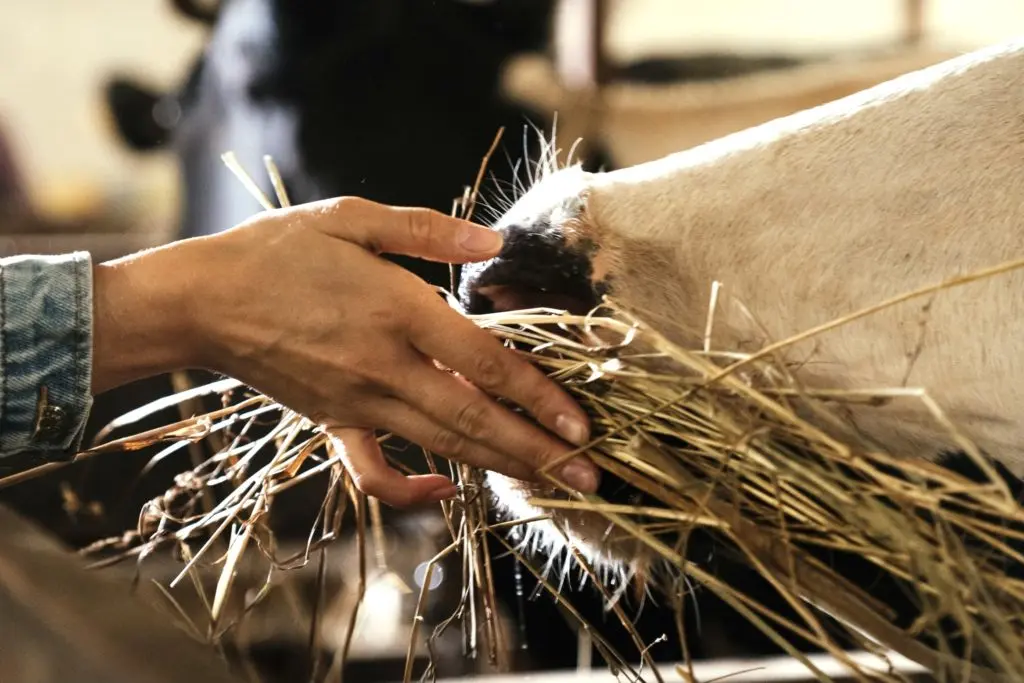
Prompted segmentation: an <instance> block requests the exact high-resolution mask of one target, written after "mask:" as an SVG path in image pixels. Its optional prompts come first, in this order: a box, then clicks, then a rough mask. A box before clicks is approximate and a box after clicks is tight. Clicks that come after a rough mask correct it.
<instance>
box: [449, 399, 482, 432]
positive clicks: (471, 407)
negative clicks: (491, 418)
mask: <svg viewBox="0 0 1024 683" xmlns="http://www.w3.org/2000/svg"><path fill="white" fill-rule="evenodd" d="M487 413H488V410H487V404H486V403H484V402H483V401H470V402H469V403H467V404H465V405H464V406H462V407H461V408H460V409H459V412H458V414H457V415H456V416H455V424H456V425H457V426H458V429H459V431H460V432H462V433H463V434H465V435H466V436H468V437H469V438H471V439H473V440H474V441H476V440H479V439H482V438H483V437H484V436H486V435H487Z"/></svg>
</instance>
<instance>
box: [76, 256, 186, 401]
mask: <svg viewBox="0 0 1024 683" xmlns="http://www.w3.org/2000/svg"><path fill="white" fill-rule="evenodd" d="M201 251H202V250H201V249H200V245H199V244H198V242H192V241H183V242H176V243H173V244H171V245H168V246H165V247H160V248H157V249H152V250H149V251H145V252H141V253H138V254H133V255H132V256H128V257H125V258H121V259H117V260H114V261H108V262H105V263H101V264H98V265H96V266H95V267H94V271H93V379H92V385H93V393H94V394H99V393H102V392H104V391H106V390H108V389H112V388H114V387H117V386H121V385H124V384H128V383H130V382H133V381H136V380H139V379H144V378H146V377H152V376H154V375H159V374H162V373H165V372H173V371H176V370H183V369H188V368H197V367H203V366H204V365H205V362H204V358H203V357H202V353H201V352H202V348H203V344H202V334H201V329H200V325H198V315H197V306H196V304H197V303H198V299H199V297H198V296H197V293H198V292H199V291H201V290H200V289H199V277H198V274H199V273H201V272H202V271H203V267H204V264H203V259H202V258H201V254H200V253H199V252H201Z"/></svg>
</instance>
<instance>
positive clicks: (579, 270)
mask: <svg viewBox="0 0 1024 683" xmlns="http://www.w3.org/2000/svg"><path fill="white" fill-rule="evenodd" d="M595 252H596V248H594V247H593V246H592V245H573V246H572V247H567V246H566V245H565V241H564V240H563V239H562V238H561V237H560V236H559V235H557V234H556V235H552V233H550V232H548V233H530V232H526V231H522V230H515V229H512V230H508V231H506V233H505V247H504V248H503V249H502V252H501V253H500V254H499V255H498V256H497V257H495V258H494V259H492V260H490V261H487V262H484V263H474V264H469V265H466V266H464V267H463V269H462V282H461V285H460V287H459V290H460V291H459V298H460V300H461V304H462V305H463V306H464V307H465V309H466V312H467V313H470V314H485V313H495V312H503V311H514V310H521V309H526V308H539V307H544V308H555V309H559V310H564V311H568V312H570V313H573V314H576V315H584V314H586V313H587V312H589V311H590V310H592V309H593V308H594V307H595V306H597V305H598V304H599V303H600V301H601V296H602V295H603V294H604V291H603V290H604V287H603V286H595V285H594V283H593V282H592V274H593V267H592V258H593V255H594V253H595Z"/></svg>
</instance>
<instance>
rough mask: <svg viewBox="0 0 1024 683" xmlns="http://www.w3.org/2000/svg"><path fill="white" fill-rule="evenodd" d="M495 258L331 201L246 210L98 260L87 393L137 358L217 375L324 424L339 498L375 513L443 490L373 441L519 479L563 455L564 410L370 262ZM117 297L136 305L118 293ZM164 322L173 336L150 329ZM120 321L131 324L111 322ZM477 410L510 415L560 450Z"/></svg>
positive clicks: (579, 473)
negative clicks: (338, 453)
mask: <svg viewBox="0 0 1024 683" xmlns="http://www.w3.org/2000/svg"><path fill="white" fill-rule="evenodd" d="M500 248H501V238H500V235H498V234H497V233H495V232H493V231H490V230H488V229H486V228H481V227H480V226H475V225H473V224H471V223H468V222H464V221H460V220H457V219H454V218H449V217H447V216H444V215H443V214H441V213H438V212H435V211H428V210H423V209H404V208H393V207H387V206H383V205H380V204H376V203H373V202H369V201H366V200H361V199H356V198H341V199H332V200H326V201H322V202H316V203H312V204H306V205H302V206H298V207H293V208H290V209H281V210H277V211H271V212H264V213H261V214H258V215H257V216H255V217H253V218H252V219H250V220H249V221H247V222H246V223H244V224H242V225H240V226H238V227H236V228H233V229H231V230H228V231H225V232H223V233H220V234H218V235H215V236H212V237H205V238H200V239H195V240H186V241H182V242H178V243H175V244H172V245H169V246H167V247H164V248H161V249H159V250H156V251H153V252H148V253H145V254H142V255H139V256H136V257H132V258H130V259H127V260H122V261H118V262H113V263H111V264H104V266H101V267H99V268H98V269H97V276H96V285H95V287H96V292H97V294H96V301H97V303H96V312H97V314H96V333H95V334H96V340H95V348H96V354H97V356H96V358H97V359H96V360H95V361H94V365H95V367H96V368H97V372H98V373H99V374H98V375H97V376H96V377H94V387H96V390H97V392H98V391H100V390H102V388H103V386H104V382H105V381H106V382H108V383H109V382H112V381H113V382H117V381H124V379H125V373H129V374H131V373H132V372H134V374H139V372H140V371H143V370H144V369H145V363H146V361H145V360H144V358H145V357H160V358H162V361H160V362H162V367H161V369H160V370H159V371H164V370H166V369H172V368H170V367H167V366H169V365H185V366H188V367H204V368H207V369H210V370H214V371H217V372H222V373H224V374H227V375H230V376H232V377H235V378H236V379H239V380H240V381H243V382H245V383H246V384H249V385H250V386H252V387H253V388H255V389H257V390H259V391H262V392H263V393H265V394H267V395H269V396H271V397H273V398H274V399H275V400H277V401H279V402H280V403H282V404H283V405H285V406H287V407H289V408H291V409H292V410H295V411H296V412H298V413H301V414H302V415H305V416H306V417H308V418H309V419H310V420H312V421H314V422H316V423H317V424H319V425H321V426H322V427H324V428H325V429H326V430H327V431H328V432H329V433H330V434H331V435H332V437H333V438H335V439H336V440H338V441H339V442H340V443H341V444H342V445H343V451H344V460H345V464H346V467H347V468H348V470H349V472H350V474H351V475H352V477H353V480H354V482H355V484H356V486H357V487H358V488H359V489H360V490H361V491H363V492H364V493H367V494H369V495H373V496H376V497H377V498H379V499H380V500H382V501H384V502H385V503H388V504H391V505H396V506H406V505H411V504H415V503H419V502H426V501H436V500H441V499H444V498H449V497H451V496H453V495H454V494H455V488H454V485H453V484H452V482H451V481H450V480H449V479H447V478H446V477H443V476H440V475H423V476H410V477H406V476H404V475H402V474H400V473H399V472H398V471H396V470H394V469H393V468H391V467H390V466H389V465H388V464H387V462H386V461H385V459H384V456H383V453H382V452H381V449H380V446H379V445H378V444H377V442H376V439H375V438H374V433H373V431H372V430H374V429H382V430H387V431H389V432H392V433H394V434H395V435H397V436H399V437H402V438H404V439H407V440H408V441H411V442H413V443H417V444H420V445H421V446H423V447H424V448H427V449H428V450H430V451H432V452H434V453H437V454H439V455H442V456H445V457H447V458H450V459H452V460H455V461H459V462H464V463H468V464H471V465H474V466H476V467H481V468H485V469H490V470H494V471H497V472H500V473H502V474H505V475H508V476H511V477H515V478H518V479H523V480H527V481H534V480H536V476H535V471H536V470H537V469H538V468H540V467H542V466H543V465H545V464H546V463H548V462H550V461H552V460H553V459H555V458H557V457H559V456H561V455H564V454H565V453H566V452H568V451H569V450H570V446H569V445H568V444H567V443H566V441H567V442H570V443H573V444H577V445H581V444H582V443H584V442H585V441H586V439H587V438H588V424H587V420H586V416H585V415H584V413H583V412H582V410H581V409H580V408H579V407H578V406H577V405H576V404H575V403H574V402H573V401H572V400H571V399H570V397H569V396H568V395H567V394H566V393H565V392H564V391H562V390H561V389H560V388H559V387H558V386H557V385H555V384H554V383H553V382H551V381H550V380H549V379H547V378H546V377H545V376H544V375H543V373H541V372H540V371H539V370H537V369H536V368H534V367H533V366H532V365H530V364H529V363H528V362H526V361H525V360H523V359H522V358H519V357H517V356H516V355H515V354H514V353H513V352H512V351H510V350H508V349H505V348H504V347H503V346H502V345H501V343H500V342H499V341H498V340H497V339H495V338H494V337H493V336H492V335H491V334H490V333H488V332H485V331H483V330H481V329H479V328H478V327H477V326H476V325H475V324H473V323H472V322H471V321H469V320H467V319H466V318H464V317H463V316H462V315H460V314H459V313H457V312H455V311H453V310H452V309H451V308H450V307H449V306H448V305H447V304H446V303H445V302H444V300H443V299H442V298H441V297H440V296H439V295H438V294H437V292H436V290H435V289H434V288H432V287H430V286H429V285H427V284H426V283H425V282H423V281H422V280H420V279H419V278H417V277H416V276H414V275H413V274H412V273H410V272H408V271H406V270H404V269H402V268H400V267H398V266H396V265H395V264H392V263H389V262H388V261H386V260H384V259H382V258H380V257H379V256H377V255H376V254H377V253H381V252H387V253H392V254H402V255H407V256H414V257H420V258H426V259H431V260H435V261H446V262H452V263H466V262H470V261H476V260H486V259H488V258H491V257H493V256H495V255H496V254H497V252H498V251H499V250H500ZM133 287H134V288H135V289H139V290H141V296H129V295H127V294H126V292H127V291H132V288H133ZM169 289H174V290H175V291H177V292H178V293H177V294H176V295H174V294H171V293H169V292H168V291H167V290H169ZM140 300H141V301H142V302H145V303H143V304H140V303H139V302H140ZM154 303H156V304H157V305H155V306H154ZM169 313H170V315H169V320H171V321H178V322H177V323H176V324H173V325H172V324H170V323H168V322H167V321H166V320H165V321H163V322H161V321H159V320H155V319H154V316H158V317H159V316H165V317H168V314H169ZM140 318H143V319H148V320H149V321H150V324H149V325H145V324H143V325H142V326H141V329H143V330H152V331H150V332H149V333H148V334H145V335H142V336H145V337H147V339H148V343H149V345H150V346H153V345H155V346H157V347H162V346H167V341H166V340H165V341H162V342H161V339H164V337H163V336H162V335H161V334H160V333H159V330H160V329H162V330H163V335H166V339H171V340H174V341H175V342H177V343H178V344H179V346H184V347H186V348H187V349H188V350H187V352H186V353H185V356H186V357H184V358H180V359H178V360H177V362H175V361H174V360H170V359H168V358H166V356H167V353H166V352H160V351H154V350H153V349H152V348H149V347H147V345H146V342H145V340H140V339H138V338H137V337H139V336H140V335H139V333H138V332H137V330H138V329H139V327H138V323H139V319H140ZM128 319H134V322H133V323H132V325H130V326H126V325H125V324H123V323H122V324H120V325H118V324H117V321H118V320H120V321H124V320H128ZM183 325H184V327H183ZM172 327H173V328H174V329H171V328H172ZM118 331H119V332H120V333H121V334H120V338H119V335H118ZM126 334H128V336H129V337H131V338H128V339H125V338H124V337H125V335H126ZM184 340H191V341H190V343H185V344H182V342H183V341H184ZM125 347H127V348H125ZM133 348H134V349H135V351H136V354H135V357H136V358H137V359H138V360H136V361H134V363H135V365H142V366H143V367H136V368H134V369H124V368H123V367H122V368H121V369H116V368H115V369H112V368H110V367H108V366H109V365H110V363H109V362H106V361H104V360H103V359H104V358H111V357H114V354H122V355H123V354H125V353H127V354H129V355H130V354H132V350H133ZM435 360H436V361H437V362H438V363H440V364H441V365H443V366H445V367H447V368H451V369H452V370H454V371H455V372H457V373H458V374H459V375H461V378H460V377H456V376H453V375H452V374H450V373H447V372H445V371H443V370H442V369H440V368H438V367H437V365H436V364H435V363H434V361H435ZM124 362H125V361H122V365H123V363H124ZM127 362H129V363H132V362H133V361H127ZM105 363H106V366H105ZM150 369H152V368H150ZM104 371H106V374H104ZM104 377H106V379H104ZM115 378H117V379H115ZM463 378H464V379H463ZM467 380H468V381H467ZM492 397H501V398H505V399H508V400H509V401H511V402H513V403H515V404H517V405H519V406H521V407H522V408H524V409H525V410H526V412H528V413H529V414H530V415H532V416H533V417H534V418H535V419H536V420H537V421H538V422H539V423H540V424H541V425H543V426H544V427H546V428H547V429H548V430H551V432H554V433H556V434H560V435H561V436H562V437H563V439H565V441H562V440H560V439H558V438H556V437H555V436H553V435H552V434H551V433H549V432H548V431H546V430H544V429H541V428H539V427H537V426H535V425H534V424H531V423H530V422H529V421H527V420H526V419H524V418H523V417H520V416H518V415H516V414H514V413H513V412H512V411H511V410H509V409H507V408H504V407H502V406H501V405H499V404H498V403H497V402H496V401H495V400H494V398H492ZM554 474H555V475H556V476H560V477H561V478H562V479H563V480H565V481H566V482H567V483H569V484H570V485H572V486H574V487H575V488H577V489H579V490H581V491H585V492H592V491H594V490H595V489H596V485H597V470H596V468H595V467H594V466H593V464H592V463H590V462H589V461H588V460H586V459H585V458H583V457H580V456H577V457H576V458H574V459H573V460H571V461H570V462H569V463H567V464H566V465H565V466H563V468H562V469H561V473H560V474H559V473H558V472H556V473H554Z"/></svg>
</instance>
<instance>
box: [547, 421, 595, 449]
mask: <svg viewBox="0 0 1024 683" xmlns="http://www.w3.org/2000/svg"><path fill="white" fill-rule="evenodd" d="M555 431H556V432H558V435H559V436H561V437H562V438H563V439H565V440H566V441H568V442H569V443H571V444H575V445H577V446H582V445H583V444H585V443H586V442H587V436H589V431H588V430H587V425H586V423H584V422H582V421H580V420H579V419H578V418H575V417H570V416H569V415H559V416H558V417H556V418H555Z"/></svg>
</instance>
